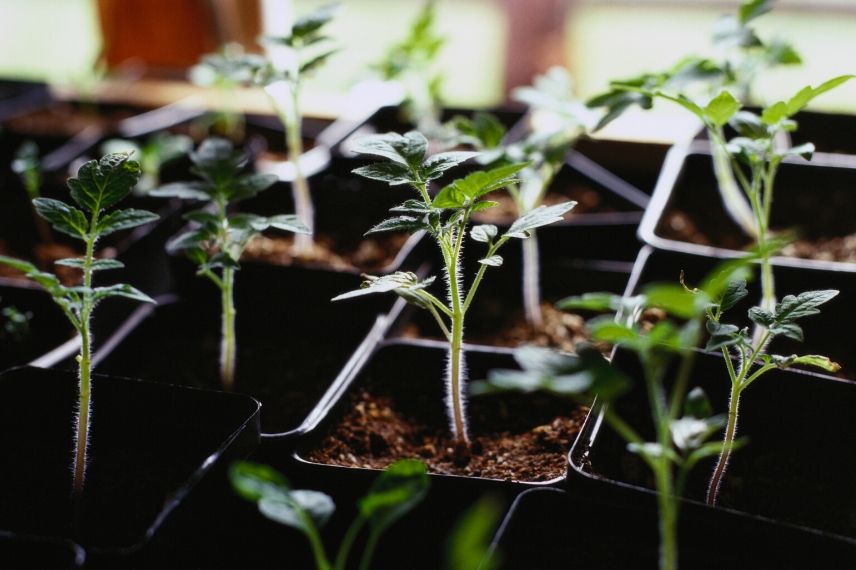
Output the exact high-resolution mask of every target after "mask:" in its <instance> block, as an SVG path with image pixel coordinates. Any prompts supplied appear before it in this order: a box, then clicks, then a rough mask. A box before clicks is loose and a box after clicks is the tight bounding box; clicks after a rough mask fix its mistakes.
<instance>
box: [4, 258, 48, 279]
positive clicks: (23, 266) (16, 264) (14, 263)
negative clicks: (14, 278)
mask: <svg viewBox="0 0 856 570" xmlns="http://www.w3.org/2000/svg"><path fill="white" fill-rule="evenodd" d="M0 264H3V265H8V266H9V267H11V268H12V269H17V270H18V271H20V272H21V273H25V274H27V275H29V274H30V273H38V272H39V268H38V267H36V266H35V265H33V264H32V263H30V262H29V261H24V260H23V259H16V258H14V257H8V256H6V255H0Z"/></svg>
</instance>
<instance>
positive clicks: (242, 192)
mask: <svg viewBox="0 0 856 570" xmlns="http://www.w3.org/2000/svg"><path fill="white" fill-rule="evenodd" d="M277 180H278V178H277V176H276V175H275V174H261V173H255V174H247V175H245V176H237V177H236V178H235V181H234V184H233V185H229V186H230V187H229V189H228V191H227V193H226V196H227V198H228V199H229V200H230V201H233V202H236V201H238V200H245V199H247V198H252V197H253V196H255V195H256V194H258V193H259V192H262V191H264V190H267V189H268V188H270V187H271V186H273V185H274V184H276V181H277Z"/></svg>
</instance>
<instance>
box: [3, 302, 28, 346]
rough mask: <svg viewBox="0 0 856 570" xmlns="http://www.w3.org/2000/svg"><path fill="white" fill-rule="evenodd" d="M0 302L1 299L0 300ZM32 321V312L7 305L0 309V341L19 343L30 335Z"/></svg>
mask: <svg viewBox="0 0 856 570" xmlns="http://www.w3.org/2000/svg"><path fill="white" fill-rule="evenodd" d="M0 300H1V299H0ZM32 319H33V313H32V311H22V310H21V309H19V308H17V307H15V306H13V305H7V306H6V307H3V308H2V309H0V323H2V327H0V339H11V340H14V341H15V342H20V341H22V340H23V339H25V338H27V337H28V336H29V335H30V321H31V320H32Z"/></svg>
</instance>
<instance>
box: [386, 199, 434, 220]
mask: <svg viewBox="0 0 856 570" xmlns="http://www.w3.org/2000/svg"><path fill="white" fill-rule="evenodd" d="M389 211H390V212H401V213H405V214H416V215H417V216H420V217H422V216H424V215H426V214H427V213H428V212H430V211H431V206H429V205H428V204H426V203H425V202H423V201H422V200H405V201H404V203H403V204H401V205H400V206H395V207H394V208H390V209H389Z"/></svg>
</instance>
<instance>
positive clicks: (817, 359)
mask: <svg viewBox="0 0 856 570" xmlns="http://www.w3.org/2000/svg"><path fill="white" fill-rule="evenodd" d="M792 364H801V365H803V366H811V367H814V368H820V369H821V370H825V371H827V372H832V373H835V372H838V371H839V370H841V365H840V364H838V363H837V362H833V361H832V360H830V359H829V358H827V357H825V356H819V355H817V354H806V355H803V356H797V357H796V358H794V359H793V361H792Z"/></svg>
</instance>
